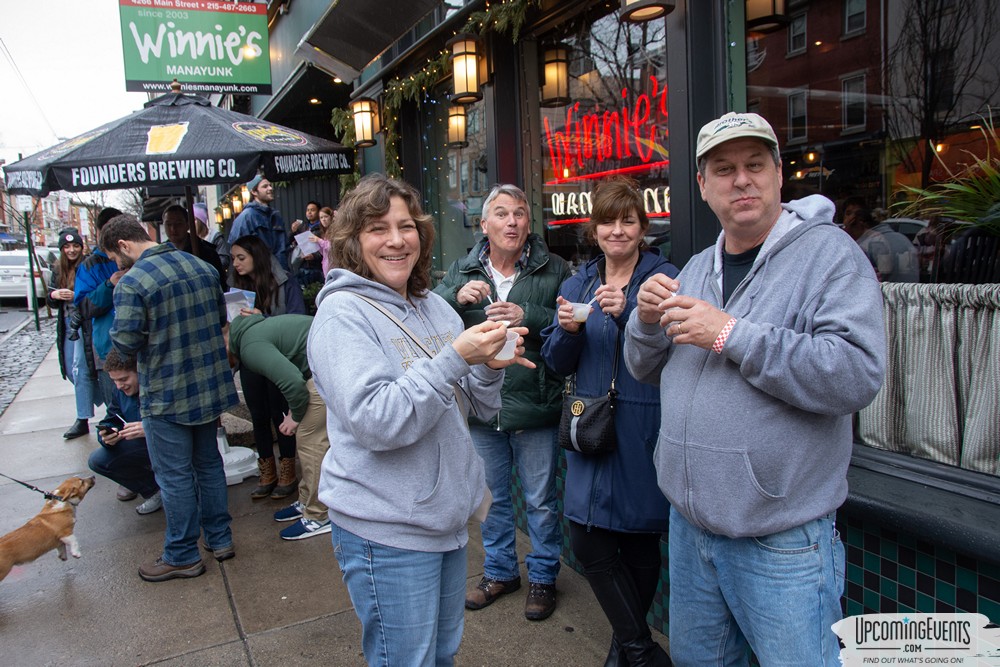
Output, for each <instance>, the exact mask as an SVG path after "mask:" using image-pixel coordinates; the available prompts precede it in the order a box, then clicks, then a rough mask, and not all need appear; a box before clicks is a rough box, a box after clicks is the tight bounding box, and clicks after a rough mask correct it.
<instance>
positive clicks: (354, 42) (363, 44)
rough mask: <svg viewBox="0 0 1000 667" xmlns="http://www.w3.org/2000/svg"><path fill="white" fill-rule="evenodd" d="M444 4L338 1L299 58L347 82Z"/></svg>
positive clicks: (397, 0) (434, 1)
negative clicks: (418, 22)
mask: <svg viewBox="0 0 1000 667" xmlns="http://www.w3.org/2000/svg"><path fill="white" fill-rule="evenodd" d="M440 4H441V0H382V1H381V2H372V1H371V0H336V1H335V2H334V3H333V4H332V5H331V6H330V8H329V9H327V11H326V13H325V14H323V16H322V17H320V19H319V20H318V21H317V22H316V24H315V25H313V28H312V30H310V31H309V32H308V33H307V34H306V35H305V37H303V38H302V41H301V42H300V43H299V48H298V50H297V54H298V55H300V56H302V57H303V58H305V59H306V60H308V61H309V62H311V63H312V64H314V65H316V66H317V67H319V68H320V69H323V70H325V71H327V72H329V73H330V74H333V75H336V76H339V77H340V78H341V79H343V80H345V81H350V80H353V79H356V78H357V77H358V75H359V74H360V72H361V70H363V69H364V68H365V66H366V65H368V63H370V62H371V61H372V60H374V59H375V58H376V56H378V55H379V54H380V53H382V52H383V51H385V49H386V48H387V47H388V46H389V45H390V44H392V43H393V42H394V41H396V40H397V39H399V38H400V37H402V36H403V35H404V34H405V33H406V32H407V31H408V30H409V29H410V28H412V27H413V26H414V24H415V23H417V21H419V20H420V19H422V18H424V16H426V15H427V14H428V13H430V12H431V11H432V10H433V9H434V8H435V7H437V6H438V5H440Z"/></svg>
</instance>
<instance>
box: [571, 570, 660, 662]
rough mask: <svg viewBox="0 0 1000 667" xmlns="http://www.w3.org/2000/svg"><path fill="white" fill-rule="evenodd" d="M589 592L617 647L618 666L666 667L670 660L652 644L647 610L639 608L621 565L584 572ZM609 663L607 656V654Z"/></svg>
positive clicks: (638, 602) (628, 576) (628, 578)
mask: <svg viewBox="0 0 1000 667" xmlns="http://www.w3.org/2000/svg"><path fill="white" fill-rule="evenodd" d="M584 574H585V576H586V577H587V581H588V582H589V583H590V588H591V589H592V590H593V591H594V596H595V597H597V602H598V603H599V604H600V605H601V609H602V610H603V611H604V615H605V616H607V617H608V621H610V623H611V629H612V630H614V633H615V634H614V637H615V639H614V641H613V642H612V649H613V648H614V644H615V642H617V644H618V647H619V648H618V660H619V661H620V662H619V663H610V662H608V663H606V665H605V667H607V665H610V664H624V665H628V666H629V667H647V666H655V667H669V666H670V665H671V664H673V663H671V661H670V657H669V656H668V655H667V652H666V651H664V650H663V647H661V646H660V645H659V644H657V643H656V642H655V641H653V638H652V636H651V634H650V632H649V626H648V625H647V624H646V612H647V609H643V608H642V602H641V598H640V595H639V592H638V591H637V590H636V587H635V582H633V581H632V577H631V575H630V574H629V573H628V571H627V570H626V569H625V568H624V567H623V566H622V565H621V564H618V565H615V566H614V567H611V568H609V569H607V570H601V571H599V572H585V573H584ZM608 659H609V660H610V659H611V654H610V653H609V654H608Z"/></svg>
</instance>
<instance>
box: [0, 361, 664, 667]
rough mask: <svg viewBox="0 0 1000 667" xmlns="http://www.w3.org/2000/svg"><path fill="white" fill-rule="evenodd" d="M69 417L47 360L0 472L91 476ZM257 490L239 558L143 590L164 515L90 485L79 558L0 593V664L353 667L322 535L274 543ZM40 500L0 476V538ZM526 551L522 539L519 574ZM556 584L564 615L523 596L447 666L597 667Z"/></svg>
mask: <svg viewBox="0 0 1000 667" xmlns="http://www.w3.org/2000/svg"><path fill="white" fill-rule="evenodd" d="M73 416H74V401H73V387H72V385H70V383H69V382H66V381H65V380H63V379H61V378H60V376H59V369H58V361H57V358H56V350H55V348H54V347H53V348H52V350H51V351H50V352H49V353H48V355H47V356H46V357H45V359H44V361H43V362H42V363H41V365H40V366H39V367H38V369H37V371H36V372H35V373H34V375H33V376H32V377H31V379H30V380H28V381H27V382H26V384H25V386H24V387H23V389H21V391H20V392H19V393H18V395H17V397H16V398H15V399H14V401H13V402H12V403H11V405H10V407H9V408H8V409H7V410H6V411H5V412H4V413H3V416H2V417H0V472H3V473H4V474H7V475H10V476H11V477H15V478H17V479H19V480H22V481H25V482H28V483H29V484H34V485H35V486H38V487H39V488H41V489H45V490H51V489H53V488H55V487H56V486H57V485H58V484H59V482H61V481H62V480H63V479H65V478H66V477H69V476H71V475H74V474H88V475H89V474H91V473H90V471H89V469H88V468H87V456H88V455H89V454H90V452H91V451H92V450H93V449H94V448H96V447H99V446H100V445H98V443H97V439H96V436H95V435H94V434H93V429H92V432H91V435H89V436H87V437H83V438H77V439H75V440H69V441H67V440H63V438H62V432H63V431H64V430H65V429H66V427H67V426H68V425H69V424H70V423H71V422H72V419H73ZM226 419H227V422H226V427H227V430H234V431H238V430H243V431H247V430H249V424H248V423H246V422H245V421H244V420H239V419H236V418H233V417H229V416H227V417H226ZM96 421H97V420H96V419H95V420H94V421H93V422H92V424H94V423H96ZM240 422H242V423H240ZM254 479H255V478H251V479H248V480H246V481H244V482H243V483H242V484H237V485H234V486H230V487H229V511H230V514H232V516H233V524H232V527H233V535H234V537H235V545H236V552H237V556H236V558H234V559H232V560H228V561H225V562H224V563H216V562H215V561H214V560H213V559H211V558H210V557H206V560H205V563H206V567H207V572H206V573H205V574H204V575H202V576H201V577H198V578H196V579H187V580H173V581H168V582H163V583H155V584H154V583H146V582H144V581H142V580H141V579H139V576H138V574H137V573H136V568H137V567H138V566H139V563H140V562H142V561H143V560H147V559H151V558H154V557H156V556H157V555H159V554H160V553H161V547H162V543H163V530H164V525H165V523H164V515H163V512H156V513H155V514H151V515H148V516H139V515H137V514H136V513H135V511H134V509H133V508H134V506H135V505H136V504H137V501H133V502H128V503H123V502H119V501H117V500H116V499H115V491H116V489H117V485H116V484H114V483H113V482H111V481H110V480H108V479H106V478H103V477H98V481H97V485H96V486H95V487H94V489H92V490H91V491H90V493H89V494H88V495H87V497H86V499H85V500H84V501H83V503H81V505H80V507H79V510H78V513H77V524H76V535H77V538H78V540H79V543H80V549H81V551H82V553H83V557H82V558H80V559H73V558H70V559H69V561H67V562H62V561H60V560H58V558H57V557H56V555H55V552H54V551H53V552H49V553H47V554H45V555H43V556H42V557H41V558H39V559H38V560H36V561H34V562H32V563H29V564H26V565H21V566H17V567H15V568H14V569H13V570H12V571H11V573H10V574H9V575H8V576H7V578H6V579H5V580H4V581H2V582H0V646H2V647H3V649H2V651H0V653H2V655H3V658H2V662H3V664H4V665H9V666H11V667H20V666H22V665H24V666H29V665H30V666H34V665H59V666H60V667H62V666H64V665H73V666H84V665H101V666H106V665H152V664H156V665H178V666H180V665H183V666H188V665H199V666H200V665H219V666H230V665H251V666H259V667H269V666H271V665H280V666H282V667H295V666H298V665H324V666H330V665H334V666H341V665H343V666H353V665H364V659H363V657H362V653H361V625H360V623H359V622H358V619H357V617H356V616H355V614H354V611H353V609H352V608H351V601H350V598H349V597H348V594H347V590H346V588H345V586H344V584H343V582H342V581H341V578H340V571H339V570H338V568H337V562H336V559H335V558H334V556H333V549H332V547H331V545H330V540H329V536H320V537H316V538H311V539H307V540H302V541H297V542H286V541H282V540H281V539H279V537H278V530H279V529H280V528H281V527H283V526H284V525H287V524H277V523H275V522H274V521H273V519H272V517H271V514H272V513H273V512H274V511H275V510H277V509H279V508H281V507H282V506H284V505H285V504H286V503H285V502H284V501H277V500H263V501H251V500H250V489H251V488H252V486H253V484H254ZM42 503H43V499H42V497H41V495H39V494H38V493H36V492H34V491H31V490H29V489H27V488H25V487H23V486H20V485H18V484H15V483H14V482H11V481H9V480H7V479H5V478H0V535H4V534H6V533H7V532H9V531H11V530H13V529H15V528H17V527H18V526H20V525H22V524H23V523H24V522H25V521H27V520H28V519H29V518H31V517H32V516H34V515H35V514H36V513H37V512H38V511H39V510H40V509H41V507H42ZM469 533H470V539H469V548H468V556H469V570H468V574H469V584H470V585H474V584H475V583H476V582H477V581H478V580H479V578H480V577H481V576H482V563H483V551H482V543H481V540H480V535H479V526H478V525H475V524H470V526H469ZM528 546H529V543H528V540H527V537H526V536H525V535H523V534H521V533H519V534H518V552H519V554H520V556H521V559H522V561H523V558H524V555H525V554H526V553H527V551H528ZM523 576H524V573H523V570H522V577H523ZM557 585H558V591H559V606H558V608H557V610H556V612H555V613H554V614H553V615H552V616H551V617H550V618H549V619H548V620H545V621H542V622H531V621H527V620H525V618H524V616H523V611H524V597H525V595H526V594H527V592H526V590H527V586H522V589H521V591H518V592H517V593H515V594H513V595H510V596H507V597H504V598H501V599H500V600H498V601H497V602H496V603H494V604H493V605H492V606H490V607H488V608H486V609H483V610H480V611H476V612H466V617H465V619H466V620H465V635H464V638H463V640H462V647H461V650H460V651H459V654H458V658H457V660H456V664H458V665H500V666H507V665H510V666H520V665H524V666H528V665H539V666H541V665H546V666H548V665H574V666H575V665H600V664H603V662H604V658H605V656H606V654H607V649H608V645H609V642H610V638H611V629H610V626H609V625H608V623H607V621H606V620H605V618H604V615H603V614H602V612H601V610H600V608H599V606H598V605H597V602H596V600H595V599H594V596H593V594H592V593H591V591H590V588H589V586H588V585H587V582H586V580H585V579H584V578H583V577H582V576H580V575H579V574H578V573H577V572H575V571H574V570H573V569H572V568H570V567H568V566H566V565H565V564H564V565H563V568H562V572H561V573H560V575H559V580H558V584H557ZM654 636H655V638H656V639H657V640H658V641H660V643H661V644H665V638H664V637H663V636H662V635H660V634H658V633H655V632H654Z"/></svg>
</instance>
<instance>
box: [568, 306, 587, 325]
mask: <svg viewBox="0 0 1000 667" xmlns="http://www.w3.org/2000/svg"><path fill="white" fill-rule="evenodd" d="M569 305H571V306H573V321H574V322H586V321H587V318H588V317H590V310H591V308H590V304H589V303H570V304H569Z"/></svg>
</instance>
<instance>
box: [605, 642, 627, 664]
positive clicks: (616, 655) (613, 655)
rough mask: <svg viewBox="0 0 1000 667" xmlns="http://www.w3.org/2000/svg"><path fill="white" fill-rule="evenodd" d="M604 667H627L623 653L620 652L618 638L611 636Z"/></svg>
mask: <svg viewBox="0 0 1000 667" xmlns="http://www.w3.org/2000/svg"><path fill="white" fill-rule="evenodd" d="M604 667H629V665H628V660H626V659H625V652H624V651H622V650H621V644H619V643H618V638H617V637H615V636H614V635H612V636H611V648H609V649H608V657H607V658H605V660H604Z"/></svg>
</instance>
